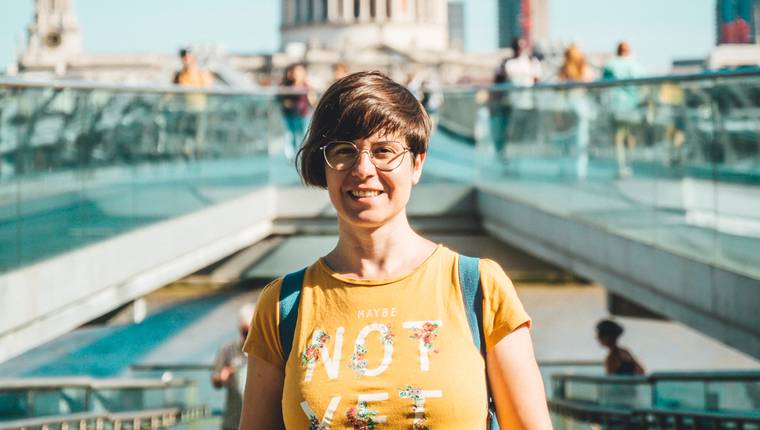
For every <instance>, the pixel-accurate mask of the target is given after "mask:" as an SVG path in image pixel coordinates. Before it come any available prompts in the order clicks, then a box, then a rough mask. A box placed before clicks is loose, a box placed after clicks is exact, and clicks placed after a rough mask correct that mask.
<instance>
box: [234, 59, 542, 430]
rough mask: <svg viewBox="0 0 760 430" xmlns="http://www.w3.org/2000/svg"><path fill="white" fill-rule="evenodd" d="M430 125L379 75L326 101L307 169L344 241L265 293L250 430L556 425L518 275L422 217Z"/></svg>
mask: <svg viewBox="0 0 760 430" xmlns="http://www.w3.org/2000/svg"><path fill="white" fill-rule="evenodd" d="M430 132H431V126H430V119H429V118H428V116H427V114H426V113H425V110H424V109H423V107H422V105H421V104H420V102H419V101H418V100H417V99H416V98H415V97H414V95H413V94H412V93H411V92H410V91H409V90H408V89H407V88H405V87H404V86H402V85H400V84H399V83H397V82H394V81H393V80H391V79H390V78H388V77H386V76H385V75H383V74H381V73H379V72H359V73H355V74H351V75H348V76H346V77H344V78H342V79H340V80H338V81H336V82H335V83H333V84H332V85H331V86H330V88H328V89H327V91H326V92H325V94H324V95H323V97H322V99H321V100H320V101H319V104H318V105H317V107H316V110H315V112H314V115H313V117H312V122H311V125H310V127H309V130H308V133H307V135H306V138H305V140H304V144H303V146H302V147H301V148H300V150H299V152H298V156H297V165H298V168H299V171H300V174H301V178H302V179H303V181H304V182H305V183H306V184H308V185H311V186H315V187H318V188H325V189H327V194H328V196H329V198H330V201H331V202H332V205H333V208H334V209H335V212H336V214H337V223H338V241H337V244H336V245H335V248H334V249H333V250H332V251H330V252H329V253H328V254H327V255H325V256H324V257H322V258H320V259H318V260H317V261H316V262H314V263H313V264H311V265H310V266H308V267H307V268H305V269H303V270H300V271H297V272H293V273H290V274H288V275H286V276H285V277H283V278H280V279H277V280H275V281H273V282H272V283H270V284H269V285H268V286H267V287H266V288H265V289H264V290H263V291H262V293H261V295H260V298H259V302H258V304H257V308H256V314H255V316H254V317H253V321H252V323H251V331H250V334H249V336H248V339H247V340H246V342H245V345H244V347H243V348H244V350H245V351H246V352H247V353H248V383H247V385H246V388H245V400H244V405H243V413H242V417H241V421H240V429H241V430H257V429H267V430H269V429H281V428H288V429H374V428H378V426H381V427H382V428H398V429H400V428H414V429H423V428H435V429H485V428H487V427H488V426H490V428H496V427H495V425H496V421H495V420H496V419H498V425H499V426H501V427H502V428H505V427H506V428H509V429H550V428H551V422H550V419H549V413H548V408H547V405H546V399H545V395H544V389H543V384H542V381H541V376H540V374H539V371H538V366H537V365H536V360H535V357H534V354H533V347H532V341H531V337H530V332H529V327H530V325H531V320H530V318H529V317H528V314H527V313H526V312H525V310H524V309H523V306H522V304H521V303H520V300H519V298H518V296H517V294H516V292H515V289H514V287H513V285H512V283H511V281H510V280H509V278H508V277H507V275H506V274H505V273H504V271H503V270H502V268H501V267H499V265H498V264H497V263H495V262H494V261H491V260H487V259H483V260H478V259H476V258H472V257H465V256H462V255H459V254H457V253H456V252H454V251H452V250H450V249H448V248H446V247H444V246H442V245H440V244H436V243H434V242H431V241H430V240H428V239H426V238H424V237H422V236H420V235H419V234H418V233H417V232H415V231H414V230H413V229H412V227H411V226H410V225H409V219H408V217H407V212H406V211H407V204H408V203H409V199H410V197H411V193H412V189H413V188H414V187H415V186H416V185H417V184H418V182H419V180H420V178H421V175H422V170H423V165H424V163H425V158H426V154H427V146H428V140H429V137H430ZM489 399H491V400H493V401H492V402H491V401H489ZM494 413H495V417H497V418H494ZM489 417H492V418H490V419H489Z"/></svg>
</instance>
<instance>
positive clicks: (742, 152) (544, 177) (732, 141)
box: [434, 74, 760, 275]
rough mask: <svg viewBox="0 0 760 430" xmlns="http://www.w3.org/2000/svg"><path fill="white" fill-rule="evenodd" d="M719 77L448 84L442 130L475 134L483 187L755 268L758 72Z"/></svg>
mask: <svg viewBox="0 0 760 430" xmlns="http://www.w3.org/2000/svg"><path fill="white" fill-rule="evenodd" d="M720 76H723V77H717V78H716V76H714V75H705V76H703V77H689V78H673V79H667V78H664V79H651V80H640V81H626V82H622V83H615V82H603V83H594V84H591V85H553V86H552V85H550V86H547V85H543V86H537V87H534V88H530V89H525V88H511V87H508V86H507V87H491V88H488V89H481V90H476V89H470V90H466V89H451V90H448V91H445V92H444V100H445V101H444V106H443V108H442V110H441V115H440V125H439V129H440V130H442V131H443V133H439V134H440V135H446V136H449V137H450V136H453V135H454V133H452V132H451V130H454V129H456V130H458V134H459V139H460V141H462V142H464V141H466V140H467V139H471V140H472V141H475V142H477V143H476V145H477V151H476V153H477V157H476V160H477V164H478V175H477V178H478V181H480V184H481V185H482V186H484V187H485V188H486V189H491V190H502V192H504V193H507V194H509V196H510V197H512V198H516V199H520V200H526V201H528V202H529V203H530V204H532V205H538V206H539V207H544V208H546V209H547V210H550V211H552V212H556V213H559V214H560V215H563V216H567V217H571V218H576V219H582V220H583V221H585V222H588V223H591V224H594V225H598V226H602V227H604V228H605V229H609V230H611V231H613V232H615V233H616V234H621V235H623V236H626V237H629V238H632V239H634V240H637V241H639V242H642V243H645V244H650V245H654V246H657V247H659V248H662V249H664V250H666V251H669V252H674V253H676V254H678V255H683V256H686V257H688V258H694V259H696V260H699V261H702V262H705V263H708V264H712V263H718V264H720V265H721V266H724V267H727V268H729V269H730V270H731V269H735V270H737V271H739V272H741V273H749V274H750V275H754V274H760V269H759V268H760V260H758V258H760V257H757V253H753V252H751V251H750V250H751V249H754V248H756V247H758V246H760V227H758V226H760V223H758V218H760V203H758V202H760V186H759V185H760V169H758V168H757V165H758V157H760V155H758V152H760V149H758V147H759V146H760V143H758V142H760V137H759V136H758V134H760V128H758V127H757V126H756V125H755V123H757V122H758V121H757V120H755V116H756V111H757V112H760V108H758V107H756V105H757V104H758V103H760V101H758V100H757V99H758V97H759V96H758V93H760V75H757V74H754V75H749V76H740V75H734V76H724V75H720ZM457 115H459V116H457ZM463 136H464V137H463ZM435 143H437V141H435V138H434V144H435ZM434 147H435V146H434ZM462 148H465V147H464V146H462ZM755 194H758V195H757V197H758V198H753V197H755ZM557 201H561V202H562V204H561V205H558V204H557Z"/></svg>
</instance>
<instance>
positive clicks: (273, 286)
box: [256, 277, 283, 310]
mask: <svg viewBox="0 0 760 430" xmlns="http://www.w3.org/2000/svg"><path fill="white" fill-rule="evenodd" d="M282 280H283V277H280V278H277V279H275V280H273V281H271V282H269V283H268V284H267V285H266V286H264V288H263V289H262V290H261V292H260V293H259V297H258V300H257V301H256V307H257V308H258V309H262V310H264V309H270V308H272V309H273V308H275V307H277V304H278V302H279V301H280V288H281V287H282Z"/></svg>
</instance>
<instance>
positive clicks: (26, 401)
mask: <svg viewBox="0 0 760 430" xmlns="http://www.w3.org/2000/svg"><path fill="white" fill-rule="evenodd" d="M201 404H203V402H202V399H201V398H200V397H199V396H198V391H197V388H196V384H195V382H194V381H189V380H179V379H175V380H172V381H166V382H164V381H161V380H160V379H159V380H147V379H121V380H94V379H93V380H90V379H78V380H71V379H66V378H50V379H44V380H41V379H39V380H38V379H24V380H12V381H0V422H2V421H10V420H19V419H28V418H38V417H45V416H54V415H70V414H78V413H119V412H126V411H140V410H152V409H166V408H178V409H180V410H183V409H185V408H187V407H194V406H198V405H201Z"/></svg>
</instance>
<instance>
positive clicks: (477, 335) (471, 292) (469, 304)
mask: <svg viewBox="0 0 760 430" xmlns="http://www.w3.org/2000/svg"><path fill="white" fill-rule="evenodd" d="M459 284H460V286H461V288H462V299H463V300H464V309H465V312H466V313H467V321H468V322H469V323H470V334H471V335H472V343H474V344H475V347H476V348H478V349H479V350H480V354H481V355H482V356H483V360H485V359H486V342H485V337H484V335H483V287H482V286H481V284H480V259H478V258H475V257H468V256H466V255H460V256H459ZM486 387H487V389H488V429H489V430H499V423H498V421H497V420H496V405H494V403H493V398H492V397H491V386H490V383H489V382H488V376H487V375H486Z"/></svg>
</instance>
